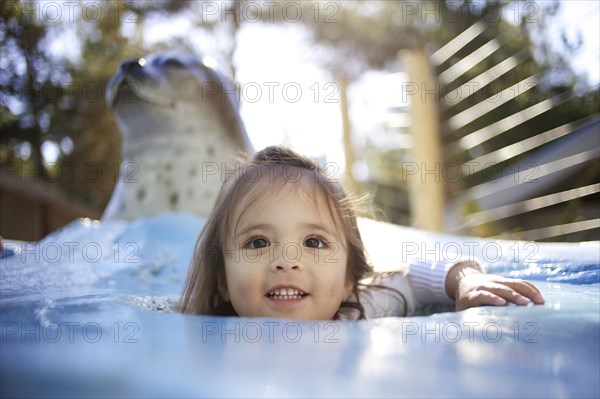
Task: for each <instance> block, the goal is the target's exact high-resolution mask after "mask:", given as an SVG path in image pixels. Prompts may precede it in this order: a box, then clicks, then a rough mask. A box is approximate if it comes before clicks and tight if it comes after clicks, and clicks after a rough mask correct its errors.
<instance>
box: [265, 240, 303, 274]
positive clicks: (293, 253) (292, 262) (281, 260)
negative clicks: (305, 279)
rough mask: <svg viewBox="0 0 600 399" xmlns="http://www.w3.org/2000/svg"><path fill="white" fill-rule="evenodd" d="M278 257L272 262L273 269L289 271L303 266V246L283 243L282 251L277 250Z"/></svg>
mask: <svg viewBox="0 0 600 399" xmlns="http://www.w3.org/2000/svg"><path fill="white" fill-rule="evenodd" d="M274 255H275V256H276V258H275V259H274V260H273V262H271V270H272V271H280V272H288V271H292V270H300V269H301V268H302V264H301V257H302V247H299V246H295V245H289V244H288V245H282V247H281V250H280V251H275V254H274Z"/></svg>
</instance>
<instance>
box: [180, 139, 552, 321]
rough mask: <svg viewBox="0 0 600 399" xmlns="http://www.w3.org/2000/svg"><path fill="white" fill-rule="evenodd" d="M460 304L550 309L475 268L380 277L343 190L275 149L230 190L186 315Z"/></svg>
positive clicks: (430, 268)
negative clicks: (535, 305) (436, 303)
mask: <svg viewBox="0 0 600 399" xmlns="http://www.w3.org/2000/svg"><path fill="white" fill-rule="evenodd" d="M366 278H370V281H368V282H367V281H365V279H366ZM452 300H454V301H455V303H456V309H457V310H462V309H466V308H468V307H471V306H480V305H505V304H506V303H507V302H513V303H516V304H518V305H525V304H527V303H529V302H530V300H531V301H533V302H534V303H536V304H541V303H543V302H544V300H543V298H542V296H541V294H540V292H539V291H538V290H537V288H536V287H535V286H533V285H532V284H531V283H529V282H526V281H523V280H515V279H505V278H501V277H498V276H492V275H486V274H483V273H482V271H481V269H480V267H479V265H478V264H477V263H475V262H469V261H466V262H459V263H457V264H448V263H445V262H439V263H435V264H431V263H427V262H419V261H415V262H412V263H411V264H410V265H408V271H407V272H406V273H400V272H398V273H390V274H385V275H376V274H374V273H373V269H372V268H371V266H370V265H369V264H368V262H367V257H366V254H365V248H364V246H363V242H362V240H361V236H360V232H359V230H358V226H357V221H356V216H355V214H354V211H353V208H352V205H351V203H350V201H349V199H348V197H347V195H346V194H345V192H344V190H343V189H342V187H341V185H340V184H339V183H338V182H336V181H334V180H332V179H330V178H328V177H327V176H326V175H325V173H324V171H323V170H322V169H321V168H320V167H319V166H318V164H316V163H315V162H314V161H312V160H310V159H309V158H306V157H303V156H301V155H299V154H297V153H295V152H293V151H292V150H290V149H287V148H283V147H268V148H266V149H264V150H263V151H261V152H259V153H258V154H256V156H255V157H254V158H253V160H251V161H249V162H247V163H245V164H243V165H241V166H239V165H238V168H237V169H236V173H235V175H232V176H230V177H229V178H228V179H227V181H226V182H225V183H224V184H223V187H222V188H221V191H220V193H219V196H218V198H217V202H216V204H215V207H214V209H213V211H212V214H211V215H210V217H209V219H208V220H207V222H206V225H205V226H204V229H203V230H202V232H201V234H200V237H199V238H198V242H197V244H196V249H195V253H194V257H193V260H192V264H191V267H190V270H189V274H188V277H187V281H186V285H185V290H184V293H183V297H182V300H181V303H180V309H181V311H182V312H184V313H190V314H202V315H224V316H225V315H231V316H247V317H281V318H290V319H312V320H324V319H364V318H374V317H383V316H406V315H410V314H412V313H413V312H414V310H415V309H417V308H418V307H419V306H421V305H423V304H425V303H428V302H444V301H446V302H451V301H452Z"/></svg>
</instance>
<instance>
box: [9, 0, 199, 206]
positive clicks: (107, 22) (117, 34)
mask: <svg viewBox="0 0 600 399" xmlns="http://www.w3.org/2000/svg"><path fill="white" fill-rule="evenodd" d="M52 4H53V7H49V6H47V4H45V3H43V2H26V1H12V2H4V3H3V4H2V7H1V11H2V13H1V15H0V37H1V38H2V42H1V44H0V54H1V58H0V67H1V72H0V100H1V101H0V103H1V111H2V121H1V123H0V163H2V164H3V165H4V166H5V167H10V168H12V170H15V169H16V170H17V173H18V174H19V175H20V176H19V177H22V178H26V179H34V180H36V181H38V182H42V183H57V185H54V188H56V186H58V187H59V189H60V190H61V191H62V192H63V193H65V194H67V195H69V196H70V197H71V198H74V199H75V201H81V203H82V204H83V205H85V206H87V207H88V208H89V209H90V211H91V213H92V214H93V215H92V216H97V215H99V214H100V213H101V212H102V210H103V209H104V207H105V205H106V203H107V202H108V200H109V198H110V195H111V193H112V189H113V187H114V184H115V182H116V178H117V177H118V171H119V162H120V148H121V146H120V134H119V132H118V129H117V127H116V125H115V123H114V122H113V120H112V117H111V116H110V113H109V112H108V109H107V108H106V105H105V102H104V91H105V88H106V85H107V83H108V81H109V79H110V77H111V76H112V74H113V73H114V72H115V71H116V70H117V68H118V66H119V64H120V63H121V62H122V61H123V60H124V59H127V58H134V57H136V58H137V57H140V56H141V55H143V54H145V53H146V50H145V49H144V43H143V40H142V39H143V38H142V25H143V21H144V19H145V18H146V17H147V16H148V15H152V14H153V13H160V14H169V13H176V12H179V11H180V10H182V9H184V8H185V7H188V6H189V2H188V1H179V2H172V1H160V2H146V1H137V2H136V1H134V2H131V1H121V0H119V1H111V2H106V3H86V2H80V3H74V2H71V3H68V4H66V3H63V4H62V5H61V4H60V3H52ZM44 154H46V155H47V156H49V157H50V158H49V159H45V158H44Z"/></svg>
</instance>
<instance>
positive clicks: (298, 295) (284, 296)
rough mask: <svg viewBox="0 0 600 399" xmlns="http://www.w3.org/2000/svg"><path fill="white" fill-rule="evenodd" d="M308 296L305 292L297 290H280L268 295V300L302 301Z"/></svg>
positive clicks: (270, 292)
mask: <svg viewBox="0 0 600 399" xmlns="http://www.w3.org/2000/svg"><path fill="white" fill-rule="evenodd" d="M306 295H308V294H307V293H305V292H304V291H301V290H297V289H295V288H278V289H274V290H272V291H269V292H268V293H267V295H266V296H267V298H269V299H275V300H284V301H285V300H291V299H302V298H303V297H304V296H306Z"/></svg>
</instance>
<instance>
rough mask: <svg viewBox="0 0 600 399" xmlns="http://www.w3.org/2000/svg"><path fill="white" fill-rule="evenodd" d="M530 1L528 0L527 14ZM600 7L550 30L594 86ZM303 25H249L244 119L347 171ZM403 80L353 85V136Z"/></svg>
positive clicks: (578, 4) (383, 77)
mask: <svg viewBox="0 0 600 399" xmlns="http://www.w3.org/2000/svg"><path fill="white" fill-rule="evenodd" d="M530 3H531V2H524V3H520V4H521V5H522V7H523V8H519V9H520V10H521V12H524V11H525V10H526V6H527V5H528V4H530ZM215 4H219V3H217V2H215ZM599 9H600V0H581V1H579V0H568V1H563V2H562V7H561V10H560V13H559V15H558V16H557V18H556V23H553V24H551V26H555V29H554V30H551V31H550V32H547V34H548V35H549V37H550V38H552V40H554V41H555V43H556V45H557V46H560V43H561V32H562V31H563V30H564V31H565V32H566V36H567V38H569V40H570V41H575V40H576V39H577V38H578V37H581V39H582V45H581V47H580V48H579V49H578V50H577V51H576V52H575V54H574V56H573V57H572V58H571V59H572V65H573V67H574V68H575V70H576V71H578V72H579V73H582V74H586V75H587V76H588V79H589V82H590V83H591V84H592V85H598V83H599V82H600V54H599V48H600V44H599V40H600V39H599V38H600V13H599ZM513 10H517V9H516V8H514V9H513ZM298 25H299V24H298ZM298 25H295V24H286V27H285V28H283V27H281V26H278V25H275V24H273V25H264V24H259V23H247V24H243V25H242V26H243V28H242V31H241V32H240V33H239V36H238V39H239V42H238V47H237V51H236V53H235V56H234V57H235V58H234V62H235V64H236V65H237V76H236V81H237V82H238V83H239V84H240V88H241V94H242V95H241V104H242V105H241V114H242V118H243V120H244V122H245V124H246V128H247V130H248V133H249V136H250V139H251V141H252V143H253V145H254V147H255V149H257V150H260V149H262V148H264V147H265V146H268V145H272V144H286V145H290V146H292V147H293V148H295V149H296V150H298V151H300V152H302V153H305V154H307V155H309V156H312V157H315V158H319V159H322V160H323V159H324V160H326V161H327V162H335V163H337V164H338V165H339V167H340V168H339V169H340V170H343V168H344V156H343V148H342V144H341V143H342V141H341V140H342V120H341V113H340V104H339V88H338V86H337V83H336V82H335V81H334V80H333V79H332V76H331V75H330V74H329V73H328V72H327V71H326V70H324V69H323V68H321V67H319V66H318V65H317V63H316V62H315V60H314V58H313V56H312V52H313V50H312V49H311V47H310V44H309V38H308V36H307V34H306V33H305V32H304V31H303V30H302V29H301V28H300V26H298ZM146 26H147V28H146V29H145V31H144V37H145V40H146V41H147V43H149V44H151V43H153V42H156V41H160V40H164V39H165V37H168V36H183V37H188V38H190V40H191V41H192V43H193V44H194V46H195V47H197V48H198V49H202V50H203V52H204V53H205V54H210V52H211V51H212V49H214V48H215V45H216V44H215V40H214V37H210V36H209V35H206V34H201V33H197V32H195V33H194V34H193V35H192V34H190V30H191V28H192V23H191V21H190V20H189V19H187V17H186V16H183V17H181V18H179V19H178V20H176V21H174V20H173V19H172V18H171V19H169V20H155V21H148V23H147V25H146ZM67 47H68V46H67ZM403 79H404V77H403V75H402V74H395V75H391V76H390V75H387V74H384V73H381V72H376V71H373V72H370V73H368V74H366V76H365V77H364V78H363V79H361V80H360V81H359V82H356V83H355V84H353V85H352V86H351V87H350V89H349V95H350V105H351V117H352V124H353V129H354V131H353V134H354V135H355V137H356V138H357V140H358V141H360V140H361V139H364V136H365V134H368V133H371V134H372V131H373V126H375V125H377V124H378V123H380V122H381V119H382V118H383V117H385V108H386V107H388V106H390V105H402V99H401V98H400V96H399V95H398V94H399V93H400V90H399V87H400V85H401V82H402V81H403ZM399 145H405V146H410V140H404V139H403V140H400V142H399ZM57 155H58V146H56V145H47V146H46V147H45V151H44V156H45V158H46V159H47V160H49V159H50V160H51V159H56V156H57Z"/></svg>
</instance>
